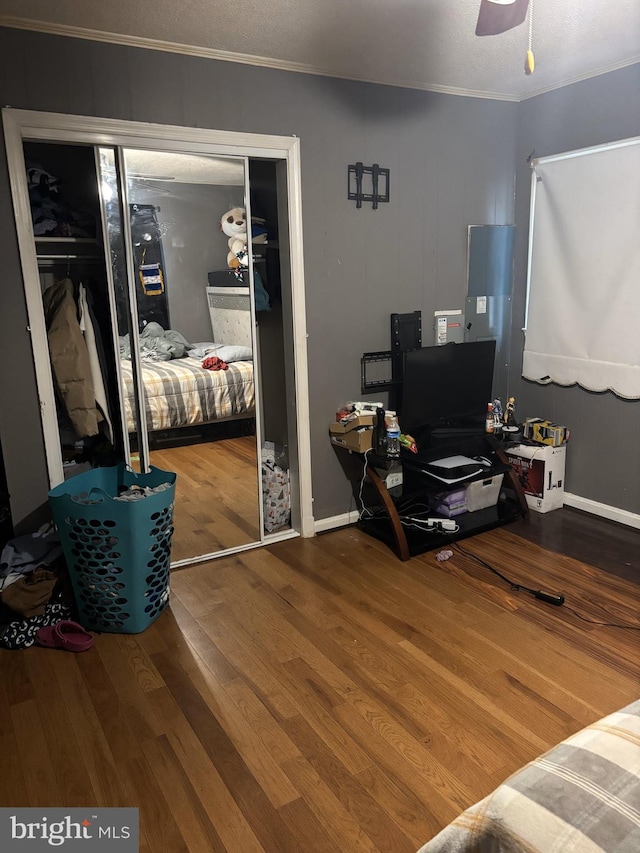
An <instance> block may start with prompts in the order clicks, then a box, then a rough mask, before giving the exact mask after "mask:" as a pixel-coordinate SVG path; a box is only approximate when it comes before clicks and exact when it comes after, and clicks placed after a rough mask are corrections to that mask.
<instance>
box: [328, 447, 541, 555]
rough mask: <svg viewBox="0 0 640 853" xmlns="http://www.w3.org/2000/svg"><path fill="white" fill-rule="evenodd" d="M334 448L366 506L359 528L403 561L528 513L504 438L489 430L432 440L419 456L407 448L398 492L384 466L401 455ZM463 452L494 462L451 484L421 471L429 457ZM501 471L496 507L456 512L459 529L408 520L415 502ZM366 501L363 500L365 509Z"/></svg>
mask: <svg viewBox="0 0 640 853" xmlns="http://www.w3.org/2000/svg"><path fill="white" fill-rule="evenodd" d="M334 447H335V445H334ZM335 449H336V452H337V453H338V456H339V459H340V463H341V465H342V467H343V470H344V471H345V473H346V474H347V477H348V478H349V481H350V483H351V487H352V491H353V495H354V498H355V500H356V505H357V507H358V509H359V510H360V511H361V513H360V520H359V525H360V527H361V528H362V530H364V532H365V533H368V534H369V535H371V536H374V537H375V538H376V539H380V540H382V541H383V542H385V543H386V544H387V545H389V547H390V548H392V549H393V550H394V551H395V552H396V554H397V555H398V557H399V558H400V559H401V560H409V559H410V558H411V557H413V556H416V555H417V554H422V553H424V552H425V551H430V550H432V549H434V548H442V547H445V546H446V545H447V544H448V543H451V542H453V541H456V540H458V539H464V538H466V537H468V536H474V535H475V534H477V533H482V532H483V531H485V530H491V529H493V528H494V527H500V526H502V525H504V524H509V523H510V522H512V521H516V520H517V519H519V518H522V517H523V516H526V515H527V513H528V507H527V502H526V498H525V496H524V492H523V490H522V485H521V484H520V481H519V480H518V477H517V475H516V473H515V471H514V469H513V467H512V466H511V464H510V463H509V461H508V459H507V456H506V454H505V453H504V450H503V449H502V447H501V446H500V443H499V442H497V441H496V440H495V439H493V438H492V437H490V436H487V435H480V436H478V435H477V434H475V435H471V436H462V437H461V436H460V435H459V434H458V435H457V436H456V438H453V437H451V439H450V441H449V443H447V442H445V441H442V442H441V441H440V440H437V441H433V442H432V443H431V445H430V446H427V447H424V446H423V449H422V450H421V452H420V454H419V456H414V457H413V458H411V454H409V453H408V452H407V451H403V457H402V459H401V460H400V461H401V464H402V468H403V485H402V489H401V493H400V494H396V490H395V489H391V491H390V490H389V489H387V487H386V484H385V479H384V474H385V471H386V470H388V469H389V468H390V467H391V465H393V464H397V460H395V461H392V460H388V459H386V458H385V457H378V456H375V455H374V454H373V453H372V451H369V452H368V453H366V454H364V453H356V452H354V451H348V450H345V449H344V448H339V447H336V448H335ZM458 454H460V455H466V456H483V457H485V458H486V459H487V460H488V461H489V462H490V466H489V467H487V468H485V469H484V470H483V471H482V472H480V473H478V474H476V475H473V476H471V477H469V478H468V479H465V480H464V482H463V483H455V484H449V485H447V484H444V483H442V482H441V481H439V480H436V479H435V478H433V477H429V476H428V475H427V474H425V473H424V471H422V470H421V466H422V465H423V464H428V462H429V461H432V460H434V459H438V458H440V457H443V456H454V455H458ZM380 472H381V473H382V476H381V473H380ZM499 474H502V475H503V480H502V486H501V489H500V495H499V498H498V501H497V503H496V504H495V506H488V507H486V508H485V509H480V510H477V511H475V512H466V513H464V514H462V515H458V516H456V517H455V519H453V520H454V521H455V530H453V531H451V530H446V529H444V526H442V527H438V526H436V527H433V528H431V529H428V530H426V529H424V527H413V526H411V525H410V524H408V523H407V521H406V518H407V516H410V515H413V514H414V510H412V507H418V506H422V507H424V506H426V505H428V503H429V497H430V496H432V495H435V494H442V493H447V492H453V491H456V490H458V489H460V488H461V486H463V485H468V484H469V483H473V482H474V481H476V480H480V481H484V480H488V479H489V478H493V477H495V476H496V475H499ZM361 501H363V503H364V510H365V511H364V512H362V510H363V506H362V505H361ZM427 514H428V516H429V517H430V518H433V519H437V518H438V517H439V518H440V519H442V521H449V519H448V518H447V517H446V516H439V514H438V513H437V512H436V511H435V510H429V511H428V513H427Z"/></svg>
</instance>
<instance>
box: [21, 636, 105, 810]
mask: <svg viewBox="0 0 640 853" xmlns="http://www.w3.org/2000/svg"><path fill="white" fill-rule="evenodd" d="M30 652H31V653H30V654H29V655H28V657H27V661H26V668H27V672H28V675H29V678H30V680H31V684H32V685H33V691H34V694H35V702H36V705H37V708H38V712H39V717H40V721H41V727H42V733H41V736H42V737H43V738H44V740H45V741H46V743H47V745H48V752H49V756H50V759H51V766H52V770H53V773H54V777H55V786H54V787H53V788H52V789H51V791H50V792H49V796H50V797H55V798H56V799H57V803H58V804H61V803H64V804H67V803H74V804H75V805H77V806H92V805H93V804H94V803H95V801H96V791H95V790H94V789H93V785H92V782H91V779H90V777H89V774H88V772H87V768H86V766H85V764H84V762H83V760H82V755H81V753H80V750H79V744H78V741H77V739H76V736H75V732H74V730H73V728H72V727H71V726H69V718H68V716H67V708H66V704H65V702H64V699H63V696H62V691H61V689H60V685H59V683H58V680H57V678H56V673H55V671H54V670H53V669H52V667H51V666H50V658H51V654H52V652H51V651H50V650H47V649H41V648H34V649H31V650H30ZM53 654H55V652H53ZM16 707H20V706H16ZM43 805H44V804H43Z"/></svg>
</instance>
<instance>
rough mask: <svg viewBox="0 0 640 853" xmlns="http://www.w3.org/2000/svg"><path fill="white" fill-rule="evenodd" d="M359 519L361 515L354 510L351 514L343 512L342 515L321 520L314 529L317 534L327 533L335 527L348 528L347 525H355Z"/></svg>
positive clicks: (318, 520) (317, 521)
mask: <svg viewBox="0 0 640 853" xmlns="http://www.w3.org/2000/svg"><path fill="white" fill-rule="evenodd" d="M358 518H359V514H358V512H357V511H356V510H355V509H354V510H352V511H351V512H343V513H342V514H341V515H332V516H330V517H329V518H319V519H317V520H316V522H315V525H314V529H315V532H316V533H325V532H326V531H327V530H333V529H334V528H335V527H346V525H347V524H355V523H356V521H357V520H358Z"/></svg>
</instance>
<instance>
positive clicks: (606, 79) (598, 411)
mask: <svg viewBox="0 0 640 853" xmlns="http://www.w3.org/2000/svg"><path fill="white" fill-rule="evenodd" d="M639 134H640V65H633V66H630V67H628V68H624V69H620V70H618V71H613V72H611V73H609V74H603V75H601V76H599V77H594V78H592V79H590V80H584V81H582V82H580V83H575V84H573V85H571V86H565V87H563V88H562V89H558V90H556V91H553V92H548V93H546V94H544V95H539V96H538V97H536V98H531V99H529V100H527V101H524V102H522V103H521V104H520V109H519V121H518V155H517V191H516V225H517V228H516V266H515V270H516V272H515V293H514V311H513V317H514V321H513V335H512V359H511V377H510V384H511V389H512V390H511V393H513V394H514V395H515V396H516V398H517V416H518V418H519V419H523V418H525V417H545V418H551V419H552V420H554V421H556V422H557V423H561V424H565V425H566V426H568V427H570V428H571V431H572V434H571V442H570V444H569V446H568V448H567V473H566V482H565V488H566V490H567V491H568V492H571V493H573V494H575V495H579V496H580V497H583V498H588V499H590V500H593V501H598V502H600V503H604V504H607V505H610V506H614V507H618V508H620V509H624V510H629V511H630V512H634V513H638V512H640V454H639V453H638V452H637V449H636V444H637V439H638V435H639V423H640V401H629V400H621V399H619V398H618V397H616V396H615V395H613V394H611V393H609V392H607V393H603V394H595V393H592V392H589V391H585V390H583V389H582V388H580V387H578V386H575V387H571V388H563V387H561V386H558V385H547V386H541V385H536V384H535V383H532V382H528V381H525V380H523V379H522V378H521V370H522V346H523V335H522V332H521V328H522V326H523V323H524V305H525V295H526V263H527V242H528V227H529V201H530V174H531V173H530V169H529V167H528V164H527V162H526V161H527V157H529V155H530V154H531V153H532V152H535V154H534V156H535V157H545V156H547V155H550V154H557V153H560V152H563V151H572V150H574V149H577V148H586V147H590V146H593V145H600V144H602V143H607V142H612V141H614V140H617V139H625V138H627V137H632V136H638V135H639ZM629 180H634V181H636V182H637V181H638V180H640V176H638V175H633V176H632V175H630V176H629ZM567 334H569V335H570V334H571V329H567Z"/></svg>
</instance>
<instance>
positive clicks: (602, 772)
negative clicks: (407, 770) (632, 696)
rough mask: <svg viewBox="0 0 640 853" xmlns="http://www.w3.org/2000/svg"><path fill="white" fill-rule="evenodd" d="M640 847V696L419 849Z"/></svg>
mask: <svg viewBox="0 0 640 853" xmlns="http://www.w3.org/2000/svg"><path fill="white" fill-rule="evenodd" d="M635 851H640V701H637V702H634V703H633V704H631V705H629V706H628V707H626V708H623V709H622V710H621V711H618V712H616V713H615V714H611V715H610V716H608V717H605V718H604V719H602V720H600V721H599V722H597V723H594V724H593V725H591V726H588V727H587V728H585V729H583V730H582V731H580V732H578V733H577V734H575V735H573V736H572V737H569V738H567V739H566V740H564V741H562V743H561V744H559V745H558V746H556V747H554V748H553V749H551V750H550V751H549V752H547V753H545V754H544V755H542V756H541V757H540V758H537V759H536V760H535V761H532V762H531V763H530V764H528V765H527V766H526V767H524V768H523V769H522V770H520V771H518V772H517V773H515V774H514V775H513V776H512V777H511V778H510V779H507V781H506V782H504V783H503V784H502V785H500V786H499V787H498V788H497V789H496V790H495V791H494V792H493V793H492V794H490V795H489V796H488V797H485V799H484V800H482V801H481V802H479V803H477V804H476V805H474V806H471V808H469V809H467V810H466V811H465V812H463V813H462V814H461V815H460V816H459V817H458V818H456V820H454V821H453V822H452V823H451V824H449V826H448V827H446V828H445V829H443V830H442V832H440V833H439V834H438V835H437V836H436V837H435V838H434V839H432V840H431V841H429V842H428V843H427V844H425V845H424V846H423V847H421V848H420V850H419V851H418V853H635Z"/></svg>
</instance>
